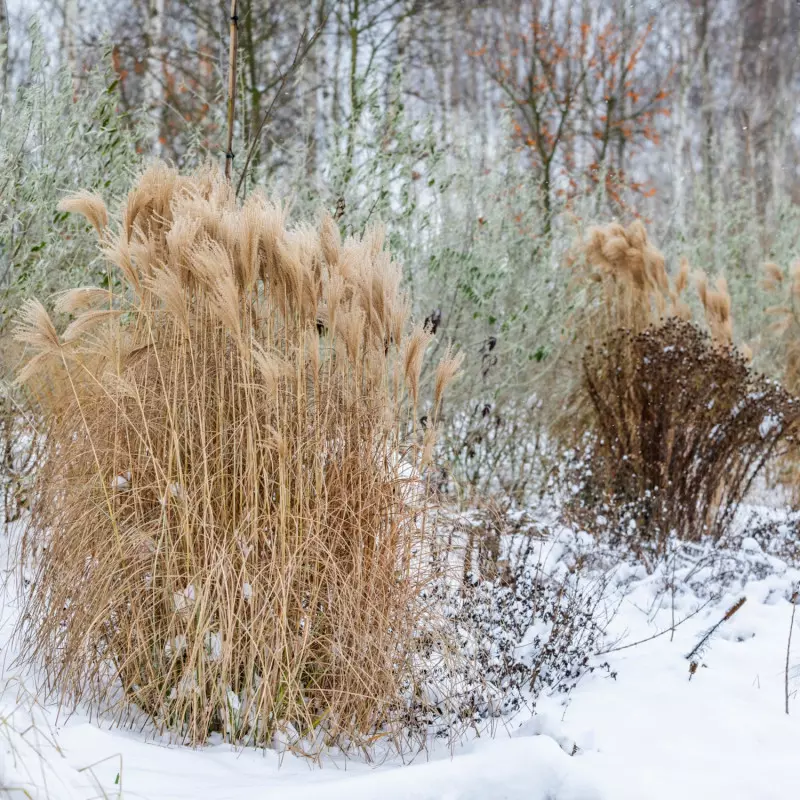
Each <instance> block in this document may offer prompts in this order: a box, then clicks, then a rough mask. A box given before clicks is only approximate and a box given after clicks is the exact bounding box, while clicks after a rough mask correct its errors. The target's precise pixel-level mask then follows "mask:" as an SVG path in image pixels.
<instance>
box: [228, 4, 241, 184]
mask: <svg viewBox="0 0 800 800" xmlns="http://www.w3.org/2000/svg"><path fill="white" fill-rule="evenodd" d="M238 41H239V15H238V14H237V0H231V41H230V51H229V53H228V146H227V148H226V150H225V178H226V180H227V181H228V182H230V180H231V169H232V168H233V119H234V111H235V108H236V51H237V49H238Z"/></svg>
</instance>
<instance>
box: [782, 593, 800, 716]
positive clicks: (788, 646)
mask: <svg viewBox="0 0 800 800" xmlns="http://www.w3.org/2000/svg"><path fill="white" fill-rule="evenodd" d="M797 596H798V592H797V590H796V589H795V591H794V592H792V620H791V622H790V623H789V641H788V642H786V670H785V672H784V693H785V696H786V713H787V714H788V713H789V657H790V655H791V652H792V630H793V629H794V615H795V612H796V611H797Z"/></svg>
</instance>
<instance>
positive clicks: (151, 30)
mask: <svg viewBox="0 0 800 800" xmlns="http://www.w3.org/2000/svg"><path fill="white" fill-rule="evenodd" d="M165 6H166V0H147V12H146V14H145V45H146V47H147V72H146V74H145V76H144V107H145V108H146V109H147V111H148V112H149V113H150V114H153V116H154V117H155V118H156V119H157V120H158V122H157V129H156V136H155V141H154V142H153V155H160V154H161V150H162V147H161V134H162V130H161V129H162V124H161V123H162V117H163V113H162V112H163V105H164V102H163V101H164V97H163V93H164V88H163V85H162V81H163V67H164V60H165V56H166V53H165V48H164V15H165V12H166V9H165Z"/></svg>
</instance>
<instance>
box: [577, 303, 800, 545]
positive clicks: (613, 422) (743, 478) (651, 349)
mask: <svg viewBox="0 0 800 800" xmlns="http://www.w3.org/2000/svg"><path fill="white" fill-rule="evenodd" d="M582 368H583V372H582V380H583V390H584V392H585V396H586V398H587V399H588V402H589V404H590V406H591V409H592V412H593V419H592V428H591V430H592V431H593V435H592V437H591V446H590V448H591V455H590V463H591V470H590V472H591V473H592V477H591V485H592V487H593V491H594V493H595V494H594V496H592V497H587V496H586V495H585V494H584V496H583V497H582V499H581V501H580V502H579V503H578V504H577V505H578V509H577V510H578V511H579V513H581V512H582V513H583V515H584V519H586V520H587V521H588V520H590V519H591V518H592V517H593V516H596V515H597V513H598V511H599V509H600V508H602V514H603V516H604V517H607V516H608V515H611V516H612V518H613V517H614V516H615V515H616V516H617V517H619V520H621V519H622V518H623V517H624V518H625V521H626V522H627V525H626V526H625V527H626V528H627V529H628V533H629V534H630V535H631V537H632V538H633V539H634V540H635V542H636V543H637V546H641V547H650V548H655V549H656V550H658V548H659V547H660V546H661V545H662V544H663V542H664V541H665V540H666V538H667V537H668V536H670V535H677V536H678V537H680V538H683V539H690V540H697V539H700V538H701V537H703V536H706V535H708V536H711V537H714V538H719V537H720V536H721V535H722V534H723V533H725V532H726V530H727V529H728V527H729V526H730V523H731V521H732V519H733V516H734V514H735V513H736V510H737V508H738V506H739V504H740V503H741V501H742V498H743V497H744V496H745V494H746V493H747V491H748V489H749V488H750V486H751V484H752V482H753V479H754V478H755V476H756V475H757V474H758V472H759V471H760V470H761V468H762V467H763V466H764V465H765V463H766V462H767V461H768V460H769V459H770V457H771V456H773V455H774V454H775V453H776V451H777V448H778V447H779V445H780V444H781V443H782V442H784V441H786V440H787V439H788V438H789V437H792V436H794V434H795V432H796V430H797V425H798V419H800V404H798V402H797V401H796V400H795V399H794V398H793V397H792V396H791V395H789V394H788V393H787V392H786V391H785V390H784V389H783V388H782V387H781V386H780V385H778V384H776V383H773V382H771V381H769V380H767V379H766V378H764V377H763V376H761V375H759V374H757V373H755V372H753V371H752V370H751V369H750V368H749V367H748V365H747V363H746V361H745V358H744V356H743V355H742V354H741V352H740V351H738V350H737V349H736V348H734V347H732V346H730V345H719V344H715V343H714V341H713V339H711V338H710V337H709V336H708V335H707V334H704V333H703V332H702V331H700V330H699V329H698V328H697V327H696V326H695V325H694V324H693V323H690V322H686V321H682V320H679V319H675V318H673V319H669V320H667V321H666V322H665V323H664V324H663V325H660V326H656V327H650V328H647V329H645V330H644V331H642V332H640V333H633V332H631V331H626V330H618V331H616V332H613V333H612V334H611V335H609V336H608V337H607V338H606V340H605V341H604V342H602V343H601V344H600V345H598V346H597V347H589V348H588V349H587V351H586V353H585V355H584V358H583V362H582ZM581 503H582V504H583V507H582V508H581V507H580V506H581ZM575 510H576V509H573V511H575ZM619 520H616V521H617V522H619ZM612 522H613V520H612ZM613 528H614V526H613V525H612V529H613ZM616 529H617V530H619V525H617V526H616Z"/></svg>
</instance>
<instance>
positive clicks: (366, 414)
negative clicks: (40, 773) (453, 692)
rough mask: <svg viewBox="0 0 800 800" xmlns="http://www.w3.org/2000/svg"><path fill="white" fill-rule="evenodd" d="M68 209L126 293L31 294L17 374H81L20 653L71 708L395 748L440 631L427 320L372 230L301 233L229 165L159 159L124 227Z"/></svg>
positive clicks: (439, 389) (41, 496)
mask: <svg viewBox="0 0 800 800" xmlns="http://www.w3.org/2000/svg"><path fill="white" fill-rule="evenodd" d="M64 207H65V208H68V209H69V210H70V211H77V212H80V213H82V214H83V215H84V216H86V217H87V218H88V219H89V220H90V221H91V222H92V224H94V225H95V226H96V227H97V229H98V232H99V234H100V238H101V243H102V247H103V250H104V251H105V254H106V255H107V257H108V259H109V263H110V267H111V269H113V271H114V274H115V277H116V278H117V279H118V281H119V283H120V285H121V289H119V290H116V289H115V290H114V291H113V292H110V291H108V290H106V289H89V288H81V289H75V290H72V291H69V292H67V293H65V294H64V295H62V296H61V297H60V298H59V302H58V310H59V311H61V312H62V313H70V314H73V315H74V318H73V319H72V321H71V322H70V323H69V325H68V326H67V327H66V329H65V330H64V331H62V332H57V331H56V328H55V327H54V325H53V323H52V322H51V320H50V318H49V316H48V315H47V313H46V311H45V310H44V308H43V307H42V306H41V305H40V304H39V303H38V302H37V301H30V302H29V303H28V304H27V306H26V307H25V309H24V313H23V315H22V318H21V321H20V324H19V326H18V331H17V335H18V337H19V339H21V340H22V341H24V342H25V343H26V344H27V345H28V346H29V347H30V348H32V350H33V355H32V358H31V359H30V360H29V362H28V364H27V366H26V367H25V368H24V370H23V374H22V376H21V378H22V379H23V380H32V381H35V379H36V376H37V373H39V372H40V371H41V370H44V369H47V370H51V371H52V370H55V371H57V372H58V375H59V378H58V379H59V380H61V381H63V382H64V383H65V385H67V386H69V388H70V392H69V396H68V397H67V399H66V400H63V399H62V400H60V401H59V402H52V403H50V405H49V406H48V407H47V409H46V411H47V414H48V419H49V423H50V427H49V432H48V436H47V449H46V452H45V456H44V463H43V466H42V469H41V474H40V477H39V481H38V485H37V487H36V495H35V502H34V503H33V509H32V516H31V522H30V525H29V527H28V530H27V532H26V535H25V537H24V541H23V556H24V558H25V561H26V563H27V564H28V565H29V568H30V569H31V570H32V575H31V576H30V578H31V580H30V591H29V593H28V595H27V597H26V600H25V613H24V615H23V619H24V627H23V628H22V630H21V635H22V637H23V643H24V645H25V651H24V652H25V653H26V654H27V656H28V657H30V658H32V659H34V660H35V661H37V662H38V663H40V664H41V665H42V667H43V670H44V675H45V677H46V679H47V687H48V688H49V689H51V690H52V689H57V690H59V691H60V692H61V693H62V697H64V698H65V699H66V700H67V701H84V702H86V703H88V705H89V707H90V708H93V709H101V710H111V711H113V712H115V713H116V715H117V718H120V719H121V718H123V717H124V715H125V713H126V712H127V711H128V710H129V709H130V708H131V705H135V706H136V707H138V708H139V709H142V710H143V711H144V712H145V713H146V714H147V715H148V717H149V718H150V719H151V720H153V721H154V722H155V723H156V724H157V725H158V726H159V727H161V728H168V729H170V730H172V731H175V732H177V734H178V735H179V736H180V737H181V738H183V739H184V740H185V741H187V742H190V743H193V744H195V743H201V742H203V741H205V740H206V738H207V737H208V735H209V734H210V733H211V732H214V731H218V732H219V733H221V734H222V736H223V737H224V738H225V739H226V740H229V741H235V742H241V743H252V744H258V745H269V744H271V743H272V742H273V738H274V737H278V740H279V741H282V742H283V743H284V744H287V745H288V746H292V747H296V748H297V749H300V750H303V751H304V752H316V751H317V748H319V747H320V746H323V745H325V744H330V743H335V744H337V745H338V746H341V747H343V748H347V747H368V746H370V744H372V743H374V742H376V741H380V742H382V743H386V742H390V743H392V744H393V745H395V746H397V747H402V746H403V743H404V740H403V737H404V735H405V729H404V727H403V723H402V718H403V714H404V712H405V710H407V708H408V706H409V702H410V698H409V694H410V693H411V692H412V689H413V687H414V686H415V685H416V682H417V674H416V672H415V669H416V667H415V663H416V661H415V637H416V635H417V632H418V630H419V629H420V627H421V626H428V628H430V626H431V625H435V615H434V612H433V610H432V609H431V608H429V607H428V606H427V605H426V604H425V603H424V602H423V600H422V599H421V596H420V589H421V588H422V587H424V586H425V585H426V584H427V581H428V579H429V576H428V574H427V568H426V566H425V564H426V561H425V558H424V557H423V556H424V553H425V552H426V548H427V542H428V537H429V535H430V531H429V526H428V525H427V523H426V520H427V516H426V510H427V509H426V502H427V501H426V496H427V495H426V493H425V492H424V491H421V490H419V489H418V488H417V485H418V484H419V483H420V481H421V480H422V479H421V477H420V476H421V474H422V471H423V469H424V459H425V458H428V457H430V454H431V452H432V450H433V435H434V431H435V424H430V425H429V426H428V427H427V429H426V431H425V432H420V434H419V436H417V433H416V431H415V428H414V422H413V421H414V420H415V419H417V418H418V413H417V411H416V409H415V405H416V403H417V394H418V384H419V375H420V369H421V367H422V363H423V359H424V355H425V349H426V346H427V344H428V340H429V335H428V334H427V333H426V332H425V331H423V329H422V328H421V327H417V328H414V329H411V330H410V329H409V324H408V304H407V302H406V300H405V298H404V296H403V295H402V294H401V292H400V291H399V288H398V287H399V280H400V274H399V270H398V268H397V266H396V265H395V264H394V263H393V262H392V261H391V259H390V256H389V254H388V253H387V252H386V251H385V250H384V247H383V239H382V237H381V234H380V232H379V231H377V230H373V231H372V232H370V233H368V234H367V235H366V236H365V237H364V238H363V240H348V241H346V242H344V243H342V242H341V241H340V239H339V234H338V230H337V228H336V226H335V224H334V223H333V221H332V220H331V219H330V218H329V217H326V218H324V219H323V220H322V222H321V223H320V225H319V226H318V227H317V228H311V227H299V228H296V229H294V230H291V229H288V228H287V227H286V220H285V209H284V208H282V207H281V206H279V205H276V204H273V203H271V202H270V201H268V200H267V199H266V198H265V197H263V196H261V195H257V194H256V195H252V196H251V197H249V198H248V200H247V201H246V202H245V203H244V205H241V206H240V205H238V204H237V202H236V200H235V198H234V195H233V192H232V191H231V189H230V187H229V186H228V185H227V184H226V183H225V182H224V181H223V180H222V179H221V177H220V175H219V174H218V173H217V172H215V171H208V172H205V173H202V174H198V175H196V176H193V177H181V176H179V175H178V174H177V173H176V172H175V171H173V170H171V169H167V168H166V167H163V166H155V167H153V168H151V169H149V170H148V171H147V172H146V173H145V174H144V175H143V177H142V178H141V179H140V180H139V182H138V184H137V185H136V186H135V187H134V189H133V190H132V191H131V193H130V195H129V197H128V200H127V203H126V204H125V205H124V207H123V208H122V211H121V215H120V219H119V222H118V223H117V224H116V227H114V228H113V230H112V227H110V224H109V223H108V222H107V218H108V217H107V214H106V211H105V206H104V205H103V203H102V201H101V200H99V199H98V198H96V197H94V196H89V195H82V196H79V197H76V198H72V199H70V200H69V201H68V202H67V203H65V205H64ZM111 224H112V225H113V224H114V223H111ZM457 367H458V363H457V361H456V360H454V359H453V358H451V357H450V356H449V355H448V356H446V358H445V360H444V361H443V362H442V363H441V364H440V366H439V368H438V373H437V382H436V393H437V397H436V398H435V406H436V408H438V405H439V402H440V399H441V394H442V393H443V392H444V391H445V390H446V385H447V383H448V382H449V381H450V380H451V379H452V377H453V376H454V374H455V372H456V369H457ZM431 422H432V423H435V410H434V412H433V413H432V415H431Z"/></svg>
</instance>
